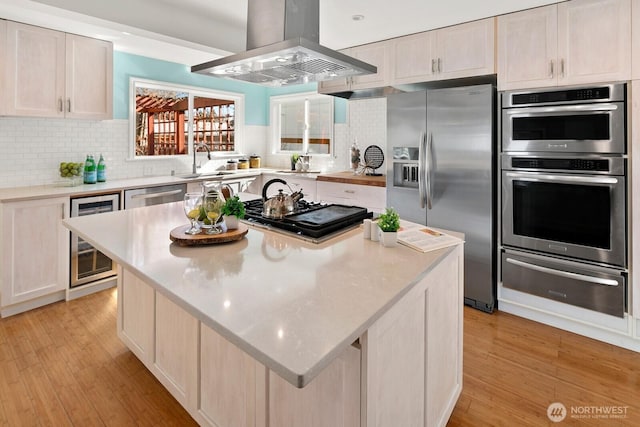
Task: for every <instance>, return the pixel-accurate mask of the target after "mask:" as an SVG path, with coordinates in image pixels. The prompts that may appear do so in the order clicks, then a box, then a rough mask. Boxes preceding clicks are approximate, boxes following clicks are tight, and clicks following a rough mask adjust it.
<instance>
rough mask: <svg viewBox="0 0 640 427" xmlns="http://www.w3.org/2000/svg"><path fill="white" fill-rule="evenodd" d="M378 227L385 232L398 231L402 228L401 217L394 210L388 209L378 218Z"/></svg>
mask: <svg viewBox="0 0 640 427" xmlns="http://www.w3.org/2000/svg"><path fill="white" fill-rule="evenodd" d="M378 227H380V230H382V231H384V232H389V231H398V229H399V228H400V215H398V212H396V211H395V210H394V209H393V208H387V209H386V210H385V212H384V213H382V214H380V216H379V217H378Z"/></svg>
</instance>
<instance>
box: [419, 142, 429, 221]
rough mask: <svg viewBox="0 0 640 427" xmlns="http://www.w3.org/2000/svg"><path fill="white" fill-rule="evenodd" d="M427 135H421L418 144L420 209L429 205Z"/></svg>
mask: <svg viewBox="0 0 640 427" xmlns="http://www.w3.org/2000/svg"><path fill="white" fill-rule="evenodd" d="M425 149H426V148H425V133H424V132H421V133H420V141H419V142H418V194H419V195H420V208H421V209H424V207H425V206H426V205H427V197H426V192H425V184H426V183H425V181H426V176H425V167H426V165H425V161H424V156H425Z"/></svg>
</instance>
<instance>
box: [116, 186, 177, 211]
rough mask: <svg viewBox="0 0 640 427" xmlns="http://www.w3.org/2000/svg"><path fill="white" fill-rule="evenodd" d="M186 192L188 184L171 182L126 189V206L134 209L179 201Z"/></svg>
mask: <svg viewBox="0 0 640 427" xmlns="http://www.w3.org/2000/svg"><path fill="white" fill-rule="evenodd" d="M186 192H187V184H170V185H161V186H158V187H143V188H133V189H130V190H124V208H125V209H132V208H140V207H143V206H152V205H160V204H163V203H171V202H179V201H182V200H183V199H184V194H185V193H186Z"/></svg>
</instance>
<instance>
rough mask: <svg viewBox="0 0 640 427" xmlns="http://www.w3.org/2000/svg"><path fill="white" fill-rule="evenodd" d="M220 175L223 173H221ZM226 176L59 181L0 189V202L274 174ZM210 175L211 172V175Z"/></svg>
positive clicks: (243, 172) (247, 171)
mask: <svg viewBox="0 0 640 427" xmlns="http://www.w3.org/2000/svg"><path fill="white" fill-rule="evenodd" d="M223 172H224V171H223ZM227 172H229V174H228V175H223V176H216V175H213V174H203V175H201V176H199V177H194V178H184V177H181V176H179V175H176V176H170V175H162V176H149V177H140V178H126V179H115V180H108V181H107V182H99V183H96V184H81V185H76V186H74V187H69V186H65V185H64V182H63V181H60V182H57V183H54V184H48V185H33V186H26V187H12V188H0V202H8V201H20V200H30V199H41V198H45V197H66V196H70V197H75V196H81V195H89V194H97V193H108V192H117V191H122V190H126V189H130V188H140V187H153V186H159V185H167V184H181V183H187V182H194V181H205V180H214V179H220V180H233V179H239V178H247V177H251V176H256V175H260V174H262V173H266V172H269V173H275V170H272V169H267V168H261V169H240V170H237V171H227ZM212 173H213V172H212Z"/></svg>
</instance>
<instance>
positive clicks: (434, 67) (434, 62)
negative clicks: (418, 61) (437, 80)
mask: <svg viewBox="0 0 640 427" xmlns="http://www.w3.org/2000/svg"><path fill="white" fill-rule="evenodd" d="M435 73H436V60H435V59H432V60H431V74H435Z"/></svg>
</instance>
